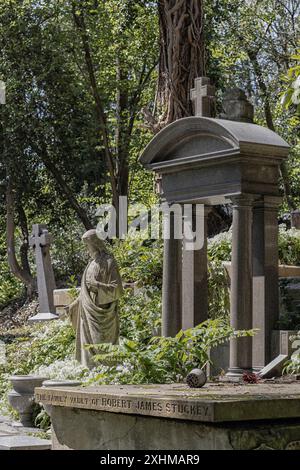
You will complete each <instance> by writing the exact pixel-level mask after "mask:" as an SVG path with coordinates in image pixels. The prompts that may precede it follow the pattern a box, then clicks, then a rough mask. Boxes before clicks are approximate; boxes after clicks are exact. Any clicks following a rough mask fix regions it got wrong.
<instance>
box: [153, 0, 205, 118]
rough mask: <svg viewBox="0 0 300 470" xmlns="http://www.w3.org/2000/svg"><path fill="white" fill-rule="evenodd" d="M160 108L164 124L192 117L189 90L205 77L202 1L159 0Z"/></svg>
mask: <svg viewBox="0 0 300 470" xmlns="http://www.w3.org/2000/svg"><path fill="white" fill-rule="evenodd" d="M158 10H159V22H160V62H159V81H158V101H159V107H160V108H162V110H163V111H164V118H163V121H164V124H169V123H171V122H173V121H175V120H177V119H180V118H183V117H187V116H191V115H192V114H193V109H192V103H191V101H190V90H191V88H193V87H194V79H195V78H197V77H201V76H204V75H205V41H204V28H203V23H204V21H203V19H204V15H203V0H159V2H158Z"/></svg>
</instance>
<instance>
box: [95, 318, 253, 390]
mask: <svg viewBox="0 0 300 470" xmlns="http://www.w3.org/2000/svg"><path fill="white" fill-rule="evenodd" d="M252 334H253V332H245V331H243V332H242V331H240V332H235V331H234V330H233V329H232V328H231V327H230V326H229V323H228V320H226V319H222V318H218V319H215V320H207V321H206V322H204V323H202V324H200V325H199V326H197V327H195V328H191V329H189V330H186V331H180V332H179V333H178V334H177V335H176V336H175V338H165V337H154V338H152V339H151V340H150V341H149V343H148V345H146V346H144V347H141V345H140V344H139V343H137V342H135V341H132V340H124V341H123V342H122V344H121V345H120V346H112V345H107V344H106V345H98V346H97V347H96V349H97V354H96V356H95V357H94V360H95V362H97V363H98V364H100V365H104V366H108V367H109V368H110V369H109V374H108V375H106V376H105V374H103V373H102V374H99V375H98V376H97V375H96V376H95V377H94V378H93V379H92V380H91V382H93V383H95V382H98V383H103V382H104V383H107V380H111V377H110V374H115V373H116V372H119V373H118V382H119V383H133V384H135V383H136V384H137V383H170V382H180V381H182V380H183V379H184V378H185V376H186V375H187V373H188V372H189V371H190V370H191V369H193V368H194V367H200V368H203V367H205V365H206V364H207V363H208V362H209V349H210V348H212V347H214V346H217V345H218V344H221V343H223V342H225V341H228V340H229V339H230V338H232V337H241V336H249V335H252ZM118 367H119V369H118ZM120 367H121V369H120Z"/></svg>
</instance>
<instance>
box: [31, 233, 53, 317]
mask: <svg viewBox="0 0 300 470" xmlns="http://www.w3.org/2000/svg"><path fill="white" fill-rule="evenodd" d="M51 242H52V236H51V235H50V233H49V232H48V230H47V227H46V226H45V225H41V224H35V225H33V226H32V235H31V237H30V246H31V247H32V248H33V249H34V252H35V259H36V273H37V287H38V295H39V307H40V313H51V314H55V307H54V300H53V291H54V289H55V279H54V273H53V268H52V263H51V257H50V245H51Z"/></svg>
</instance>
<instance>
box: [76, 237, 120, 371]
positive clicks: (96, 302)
mask: <svg viewBox="0 0 300 470" xmlns="http://www.w3.org/2000/svg"><path fill="white" fill-rule="evenodd" d="M82 240H83V241H84V243H85V244H86V247H87V250H88V252H89V254H90V258H91V260H90V262H89V263H88V265H87V267H86V269H85V271H84V273H83V276H82V282H81V289H80V295H79V297H78V298H77V299H76V300H75V301H74V302H73V303H72V304H71V305H69V306H68V307H67V312H68V313H69V316H70V319H71V322H72V325H73V327H74V329H75V330H76V359H77V360H78V361H79V362H81V363H82V364H83V365H85V366H87V367H93V366H94V365H95V364H94V363H93V356H94V355H95V354H96V352H95V351H94V350H92V349H86V347H85V346H86V345H93V344H100V343H112V344H117V343H118V341H119V315H118V300H119V299H120V297H121V296H122V293H123V286H122V280H121V277H120V274H119V270H118V266H117V263H116V261H115V259H114V257H113V256H112V254H110V253H109V252H108V251H107V249H106V247H105V243H104V242H103V241H102V240H101V239H100V238H99V237H98V235H97V232H96V230H95V229H93V230H89V231H88V232H86V233H85V234H84V235H83V237H82Z"/></svg>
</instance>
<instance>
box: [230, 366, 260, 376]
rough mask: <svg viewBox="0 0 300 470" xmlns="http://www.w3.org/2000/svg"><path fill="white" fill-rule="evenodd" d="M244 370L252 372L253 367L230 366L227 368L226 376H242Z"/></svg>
mask: <svg viewBox="0 0 300 470" xmlns="http://www.w3.org/2000/svg"><path fill="white" fill-rule="evenodd" d="M245 372H249V373H253V372H254V371H253V369H239V368H238V367H232V368H229V369H228V372H227V374H226V377H229V378H230V377H232V378H234V377H242V375H243V374H244V373H245Z"/></svg>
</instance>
